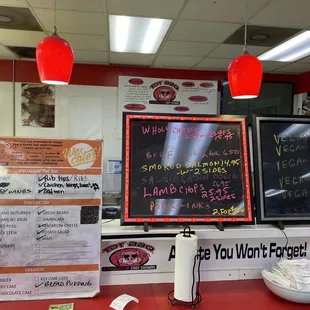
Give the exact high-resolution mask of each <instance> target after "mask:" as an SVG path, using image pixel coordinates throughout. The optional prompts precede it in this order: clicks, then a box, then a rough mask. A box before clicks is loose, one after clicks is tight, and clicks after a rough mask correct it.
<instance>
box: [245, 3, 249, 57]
mask: <svg viewBox="0 0 310 310" xmlns="http://www.w3.org/2000/svg"><path fill="white" fill-rule="evenodd" d="M248 1H249V0H245V13H244V52H246V51H247V49H248V45H247V33H248Z"/></svg>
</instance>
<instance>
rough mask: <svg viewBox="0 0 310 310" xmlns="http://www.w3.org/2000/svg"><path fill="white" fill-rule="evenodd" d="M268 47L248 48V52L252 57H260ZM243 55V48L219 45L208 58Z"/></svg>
mask: <svg viewBox="0 0 310 310" xmlns="http://www.w3.org/2000/svg"><path fill="white" fill-rule="evenodd" d="M268 49H269V48H268V47H261V46H248V51H249V53H250V54H252V55H255V56H257V55H260V54H262V53H264V52H265V51H267V50H268ZM242 53H243V46H241V45H234V44H221V45H220V46H219V47H217V48H216V49H215V50H214V51H212V53H211V54H209V55H208V57H210V58H235V57H237V56H239V55H241V54H242Z"/></svg>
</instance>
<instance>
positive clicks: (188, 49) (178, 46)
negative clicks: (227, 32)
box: [160, 41, 218, 56]
mask: <svg viewBox="0 0 310 310" xmlns="http://www.w3.org/2000/svg"><path fill="white" fill-rule="evenodd" d="M217 45H218V44H217V43H200V42H184V41H166V42H165V43H164V45H163V47H162V49H161V51H160V54H161V55H176V56H205V55H206V54H207V53H210V52H211V51H212V50H213V49H214V48H215V47H216V46H217Z"/></svg>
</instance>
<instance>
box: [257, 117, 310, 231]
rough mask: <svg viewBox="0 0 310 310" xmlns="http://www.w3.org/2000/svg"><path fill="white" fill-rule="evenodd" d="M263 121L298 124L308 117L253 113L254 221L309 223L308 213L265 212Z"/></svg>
mask: <svg viewBox="0 0 310 310" xmlns="http://www.w3.org/2000/svg"><path fill="white" fill-rule="evenodd" d="M263 122H269V123H289V122H292V124H300V123H308V124H309V125H310V118H309V117H305V116H300V115H298V116H287V115H276V116H270V115H268V116H267V115H260V116H256V115H253V126H252V141H253V151H254V184H255V206H256V223H257V224H276V225H278V223H281V224H280V225H281V226H282V224H287V225H300V224H310V213H309V216H308V217H301V216H300V215H298V216H268V215H266V212H265V194H264V190H265V188H264V178H263V173H264V172H263V168H262V165H263V160H262V138H261V131H260V129H261V125H262V124H263Z"/></svg>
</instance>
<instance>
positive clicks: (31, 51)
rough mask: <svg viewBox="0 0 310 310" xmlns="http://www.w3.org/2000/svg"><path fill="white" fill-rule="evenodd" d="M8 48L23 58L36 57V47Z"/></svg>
mask: <svg viewBox="0 0 310 310" xmlns="http://www.w3.org/2000/svg"><path fill="white" fill-rule="evenodd" d="M8 48H9V49H10V50H11V51H12V52H13V53H14V54H15V55H17V56H18V57H19V58H21V59H35V58H36V49H35V47H25V46H8Z"/></svg>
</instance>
